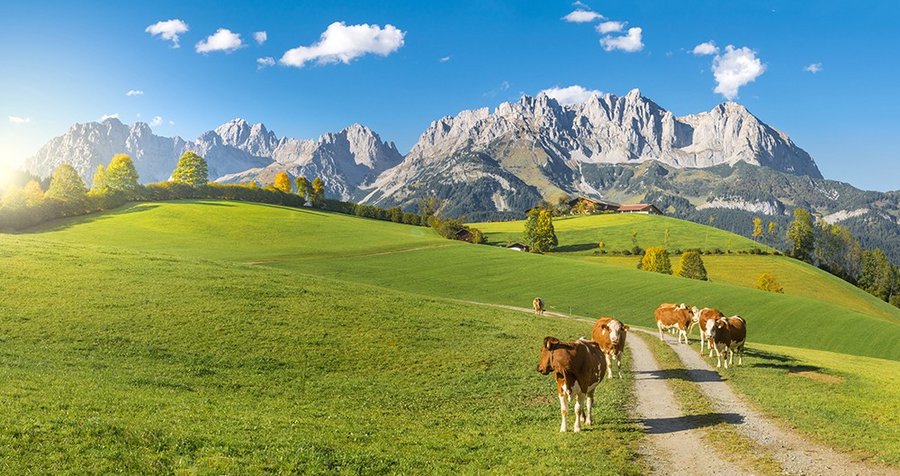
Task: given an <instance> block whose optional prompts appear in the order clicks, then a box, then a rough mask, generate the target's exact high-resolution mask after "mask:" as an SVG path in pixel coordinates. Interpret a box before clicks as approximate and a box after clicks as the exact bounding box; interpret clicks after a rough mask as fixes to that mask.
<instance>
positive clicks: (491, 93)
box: [483, 81, 509, 98]
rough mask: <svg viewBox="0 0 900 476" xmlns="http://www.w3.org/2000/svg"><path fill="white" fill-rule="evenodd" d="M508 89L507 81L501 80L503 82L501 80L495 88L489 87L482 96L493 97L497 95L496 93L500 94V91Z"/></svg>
mask: <svg viewBox="0 0 900 476" xmlns="http://www.w3.org/2000/svg"><path fill="white" fill-rule="evenodd" d="M508 90H509V81H503V82H501V83H500V85H499V86H497V87H496V88H494V89H491V90H490V91H488V92H486V93H484V94H483V96H484V97H488V98H492V97H494V96H496V95H498V94H500V93H502V92H504V91H508Z"/></svg>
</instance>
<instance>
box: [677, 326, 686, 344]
mask: <svg viewBox="0 0 900 476" xmlns="http://www.w3.org/2000/svg"><path fill="white" fill-rule="evenodd" d="M682 337H684V343H685V344H687V343H688V338H687V331H686V330H684V329H682V328H680V327H679V328H678V343H679V344H680V343H681V338H682Z"/></svg>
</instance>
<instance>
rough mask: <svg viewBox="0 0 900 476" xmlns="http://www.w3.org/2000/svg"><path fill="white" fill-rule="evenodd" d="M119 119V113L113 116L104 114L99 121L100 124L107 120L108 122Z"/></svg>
mask: <svg viewBox="0 0 900 476" xmlns="http://www.w3.org/2000/svg"><path fill="white" fill-rule="evenodd" d="M118 118H119V113H118V112H116V113H113V114H104V115H102V116H100V119H98V120H99V121H100V122H103V121H105V120H107V119H118Z"/></svg>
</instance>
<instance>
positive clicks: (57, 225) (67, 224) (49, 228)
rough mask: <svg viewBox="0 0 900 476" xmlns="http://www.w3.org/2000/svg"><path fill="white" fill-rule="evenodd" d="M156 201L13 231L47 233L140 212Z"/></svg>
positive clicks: (148, 209)
mask: <svg viewBox="0 0 900 476" xmlns="http://www.w3.org/2000/svg"><path fill="white" fill-rule="evenodd" d="M158 207H159V204H158V203H141V202H129V203H126V204H125V205H122V206H121V207H118V208H113V209H111V210H101V211H97V212H93V213H88V214H85V215H76V216H71V217H64V218H57V219H55V220H50V221H46V222H43V223H38V224H37V225H35V226H33V227H30V228H26V229H24V230H20V231H17V232H14V234H17V235H37V234H40V233H49V232H54V231H62V230H65V229H68V228H71V227H73V226H75V225H82V224H85V223H93V222H95V221H100V220H107V219H109V218H112V217H114V216H118V215H127V214H131V213H141V212H147V211H150V210H153V209H154V208H158Z"/></svg>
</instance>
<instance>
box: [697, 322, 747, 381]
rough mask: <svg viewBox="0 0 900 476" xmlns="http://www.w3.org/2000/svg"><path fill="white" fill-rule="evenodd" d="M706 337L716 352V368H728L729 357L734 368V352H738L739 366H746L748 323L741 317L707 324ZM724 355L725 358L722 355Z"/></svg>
mask: <svg viewBox="0 0 900 476" xmlns="http://www.w3.org/2000/svg"><path fill="white" fill-rule="evenodd" d="M706 335H707V336H708V337H709V339H710V341H711V342H712V344H713V348H714V349H715V350H716V368H719V367H721V366H722V361H723V360H724V361H725V368H726V369H727V368H728V364H729V362H728V360H729V357H730V359H731V362H730V363H731V366H732V367H734V352H735V350H736V351H737V352H738V365H744V344H745V343H746V341H747V322H746V321H745V320H744V318H743V317H741V316H732V317H729V318H724V317H722V318H719V319H716V320H714V321H712V320H711V321H707V322H706ZM723 354H724V358H723V357H722V355H723Z"/></svg>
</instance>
